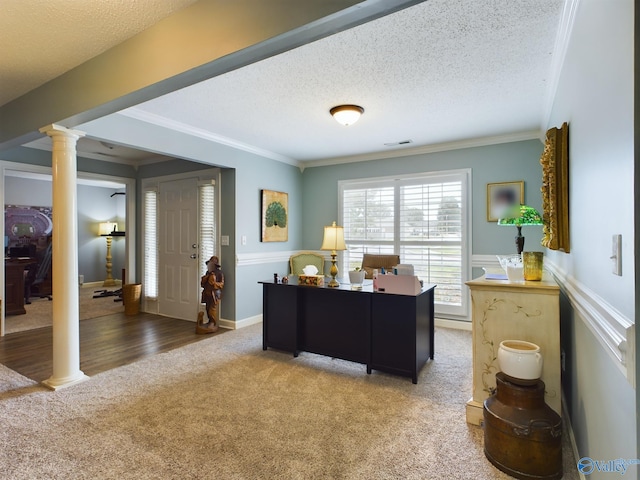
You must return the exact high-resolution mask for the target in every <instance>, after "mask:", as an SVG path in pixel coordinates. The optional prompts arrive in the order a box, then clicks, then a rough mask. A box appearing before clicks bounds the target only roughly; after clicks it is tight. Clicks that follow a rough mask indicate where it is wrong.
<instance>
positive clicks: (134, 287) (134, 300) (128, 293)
mask: <svg viewBox="0 0 640 480" xmlns="http://www.w3.org/2000/svg"><path fill="white" fill-rule="evenodd" d="M141 293H142V285H141V284H140V283H127V284H125V285H124V286H123V287H122V303H124V313H125V315H137V314H138V313H140V295H141Z"/></svg>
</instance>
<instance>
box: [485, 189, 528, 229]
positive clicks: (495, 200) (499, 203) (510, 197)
mask: <svg viewBox="0 0 640 480" xmlns="http://www.w3.org/2000/svg"><path fill="white" fill-rule="evenodd" d="M523 203H524V180H520V181H517V182H498V183H488V184H487V222H497V221H498V220H499V219H500V217H502V214H503V213H504V212H505V211H506V210H508V209H509V208H511V207H513V206H514V205H521V204H523Z"/></svg>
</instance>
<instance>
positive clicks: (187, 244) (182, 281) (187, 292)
mask: <svg viewBox="0 0 640 480" xmlns="http://www.w3.org/2000/svg"><path fill="white" fill-rule="evenodd" d="M158 200H159V202H158V212H159V218H158V265H160V270H159V272H158V274H159V275H158V313H159V314H160V315H165V316H168V317H173V318H180V319H183V320H191V321H196V319H197V315H198V308H199V305H200V297H199V295H200V277H199V270H198V266H199V264H198V261H199V260H198V181H197V179H195V178H188V179H185V180H172V181H170V182H163V183H160V185H159V191H158Z"/></svg>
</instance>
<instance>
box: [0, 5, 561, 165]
mask: <svg viewBox="0 0 640 480" xmlns="http://www.w3.org/2000/svg"><path fill="white" fill-rule="evenodd" d="M564 2H565V0H483V1H478V0H429V1H425V2H423V3H421V4H418V5H416V6H413V7H409V8H407V9H405V10H402V11H400V12H397V13H394V14H391V15H388V16H386V17H382V18H379V19H377V20H374V21H371V22H369V23H367V24H364V25H360V26H358V27H355V28H352V29H351V30H347V31H345V32H341V33H338V34H335V35H332V36H330V37H327V38H325V39H322V40H319V41H317V42H314V43H311V44H308V45H305V46H303V47H299V48H297V49H295V50H291V51H288V52H286V53H283V54H280V55H278V56H275V57H272V58H269V59H267V60H263V61H261V62H258V63H255V64H252V65H249V66H247V67H244V68H241V69H238V70H236V71H232V72H230V73H227V74H224V75H221V76H219V77H216V78H213V79H211V80H207V81H205V82H203V83H200V84H196V85H193V86H191V87H188V88H185V89H183V90H180V91H177V92H174V93H171V94H168V95H165V96H164V97H160V98H157V99H154V100H151V101H149V102H146V103H143V104H140V105H138V106H136V107H133V108H131V109H128V110H127V111H125V112H124V114H127V115H134V116H137V117H138V118H144V119H145V120H147V121H149V122H151V123H158V124H162V125H164V126H169V127H172V126H173V127H175V128H176V129H179V130H182V131H185V130H186V131H192V132H193V133H194V134H197V135H200V136H207V137H208V138H217V139H219V140H220V141H222V142H224V143H228V144H232V145H236V146H238V147H239V148H246V149H248V150H251V151H259V152H262V153H263V154H264V155H266V156H268V157H271V158H275V159H278V160H282V161H288V162H291V163H296V162H304V161H312V163H316V164H317V163H320V162H322V161H331V160H335V161H348V159H352V160H353V159H362V158H364V157H367V156H369V157H371V156H373V155H382V156H384V155H397V154H401V152H400V150H404V152H403V153H405V154H406V153H408V152H412V151H418V150H419V149H420V148H425V147H428V146H433V145H440V144H448V143H450V142H461V141H467V140H470V139H478V138H485V137H491V138H495V137H505V138H507V137H508V138H514V139H516V138H518V135H520V137H521V138H533V137H535V136H536V135H538V134H539V132H540V130H541V128H542V125H544V124H545V115H546V114H548V112H546V108H547V107H548V105H549V103H548V102H549V98H550V95H552V94H553V91H552V88H553V78H552V77H553V75H554V74H555V75H557V72H553V65H554V63H553V61H554V48H556V37H557V32H558V28H559V26H560V20H561V17H562V12H563V7H564ZM5 3H6V0H5ZM8 3H10V5H11V8H12V9H18V8H20V9H22V11H21V12H18V13H20V14H21V15H22V16H23V17H24V15H25V14H26V13H27V12H28V11H30V10H31V9H33V10H34V12H36V13H34V21H33V24H31V25H28V27H27V28H28V29H29V31H28V32H24V31H20V29H19V28H18V27H17V26H12V22H11V20H10V19H11V12H9V14H7V15H5V14H4V12H3V15H2V16H1V17H0V50H2V51H3V55H2V56H0V83H1V84H2V87H3V88H2V89H0V92H1V94H2V95H4V96H5V97H11V96H14V97H15V96H16V94H17V93H24V92H25V91H28V90H30V89H31V88H33V87H34V86H37V85H38V84H39V83H42V82H43V81H46V80H47V79H48V78H51V76H52V75H53V76H55V75H56V74H59V73H61V72H62V71H65V70H67V69H69V68H70V67H72V66H74V65H77V64H79V63H81V62H82V61H84V60H86V59H87V58H90V57H91V56H93V55H96V54H97V53H100V52H101V51H103V50H105V49H106V48H108V47H109V46H111V45H114V44H116V43H118V42H120V41H122V40H124V39H125V38H127V37H129V36H131V35H133V34H135V33H137V32H138V31H140V30H141V29H144V28H145V27H146V26H148V25H150V24H152V23H154V22H155V21H157V20H159V19H160V18H162V17H163V16H164V15H167V14H169V13H171V12H172V11H174V10H176V9H178V8H181V7H183V6H186V5H188V4H190V3H193V1H192V0H189V1H187V0H182V1H179V0H173V1H171V0H163V1H157V0H153V1H152V0H146V1H140V0H139V1H136V2H130V1H128V0H127V1H125V0H120V1H118V0H100V1H92V2H81V1H78V0H76V1H71V0H69V1H53V0H48V1H44V0H43V1H36V0H22V1H20V2H18V1H17V0H16V1H13V2H8ZM52 4H53V6H52ZM18 5H20V7H18ZM22 5H29V8H28V9H27V8H26V7H22ZM89 5H90V7H89ZM83 6H84V8H83ZM151 6H152V8H151ZM56 7H57V11H56V10H55V8H56ZM3 8H4V5H3ZM76 9H77V10H78V11H77V12H76ZM83 10H88V11H86V12H84V11H83ZM43 12H47V17H50V18H49V20H48V21H49V23H51V24H52V25H50V26H49V27H47V22H46V21H43V19H42V18H41V17H43V15H42V14H43ZM71 13H73V14H71ZM151 13H153V14H154V16H152V15H151ZM116 15H117V17H116ZM61 17H65V18H64V23H63V24H60V23H59V22H51V21H50V19H51V18H61ZM66 17H68V18H66ZM17 23H20V24H22V25H24V22H17ZM54 23H55V26H53V24H54ZM5 24H6V25H5ZM116 25H117V26H118V27H116ZM7 29H9V30H11V29H12V30H11V32H10V35H9V34H8V33H7ZM40 29H41V30H42V31H40ZM45 32H46V33H45ZM97 32H99V33H97ZM8 36H9V37H10V38H7V37H8ZM15 38H27V39H28V42H25V45H18V48H16V51H18V52H19V53H17V52H16V51H11V55H10V56H9V57H6V56H5V54H4V52H6V51H8V50H11V49H12V48H13V46H15V45H16V41H15ZM27 43H28V44H27ZM43 45H46V46H47V47H48V48H46V49H43V48H42V47H43ZM9 46H10V47H11V48H8V47H9ZM49 47H53V48H49ZM29 52H33V53H34V56H35V58H33V59H31V60H26V61H25V57H26V58H30V57H29ZM48 57H51V58H48ZM12 62H14V63H12ZM41 63H43V64H47V65H49V66H47V67H42V65H39V64H41ZM14 70H15V71H14ZM30 72H31V73H30ZM56 72H57V73H56ZM5 84H6V85H7V86H8V88H5ZM20 89H21V91H18V90H20ZM1 103H2V102H1V101H0V104H1ZM341 103H355V104H358V105H361V106H362V107H364V109H365V112H364V115H363V116H362V118H361V119H360V121H359V122H358V123H356V124H354V125H352V126H349V127H342V126H341V125H339V124H337V123H336V122H335V121H334V120H333V119H332V118H331V117H330V115H329V113H328V112H329V109H330V108H331V107H332V106H334V105H338V104H341ZM81 127H82V126H79V128H80V129H81ZM405 141H410V143H407V144H403V145H398V143H399V142H405ZM385 144H391V145H385ZM130 146H131V147H135V145H130ZM79 147H80V146H79ZM92 147H96V144H93V145H92ZM94 149H95V148H94ZM129 153H130V152H129ZM111 155H112V156H113V155H116V156H117V155H118V151H117V149H116V150H113V151H111ZM122 155H123V157H125V156H126V155H127V153H126V152H125V153H123V154H122ZM313 161H315V162H313Z"/></svg>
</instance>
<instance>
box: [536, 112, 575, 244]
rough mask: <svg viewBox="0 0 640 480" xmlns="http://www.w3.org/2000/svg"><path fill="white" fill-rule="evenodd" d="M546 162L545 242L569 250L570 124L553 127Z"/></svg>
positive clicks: (542, 162)
mask: <svg viewBox="0 0 640 480" xmlns="http://www.w3.org/2000/svg"><path fill="white" fill-rule="evenodd" d="M540 165H541V166H542V188H541V192H542V220H543V222H544V227H543V230H542V232H543V237H542V245H544V246H545V247H547V248H549V249H551V250H562V251H564V252H565V253H569V249H570V247H569V126H568V125H567V123H566V122H565V123H563V124H562V127H560V128H550V129H549V130H547V134H546V137H545V142H544V150H543V151H542V155H541V156H540Z"/></svg>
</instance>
